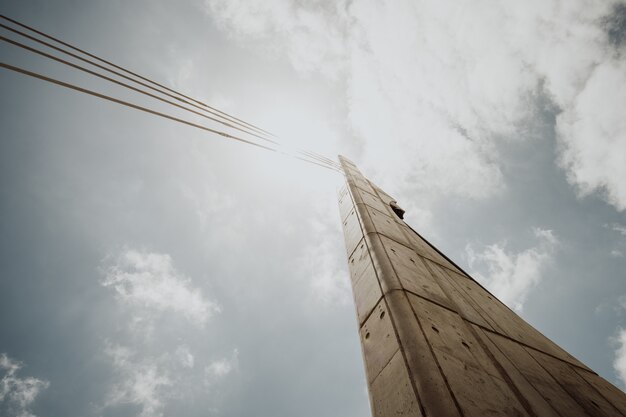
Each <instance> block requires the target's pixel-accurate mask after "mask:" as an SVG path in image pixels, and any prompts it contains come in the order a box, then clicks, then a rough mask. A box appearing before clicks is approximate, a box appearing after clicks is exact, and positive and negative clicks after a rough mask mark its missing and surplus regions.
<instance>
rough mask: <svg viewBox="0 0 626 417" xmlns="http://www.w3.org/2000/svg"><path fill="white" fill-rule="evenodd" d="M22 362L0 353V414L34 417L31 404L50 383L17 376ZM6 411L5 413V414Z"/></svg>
mask: <svg viewBox="0 0 626 417" xmlns="http://www.w3.org/2000/svg"><path fill="white" fill-rule="evenodd" d="M21 368H22V363H21V362H18V361H15V360H13V359H11V358H9V357H8V356H7V354H6V353H2V354H0V375H2V379H0V414H2V415H7V416H8V415H12V416H16V417H34V414H32V413H31V412H30V407H31V405H32V404H33V403H34V402H35V400H36V399H37V396H38V395H39V393H40V392H41V391H42V390H44V389H46V388H48V386H49V385H50V383H49V382H48V381H44V380H41V379H39V378H34V377H19V376H18V375H17V373H18V371H19V370H20V369H21ZM5 413H6V414H5Z"/></svg>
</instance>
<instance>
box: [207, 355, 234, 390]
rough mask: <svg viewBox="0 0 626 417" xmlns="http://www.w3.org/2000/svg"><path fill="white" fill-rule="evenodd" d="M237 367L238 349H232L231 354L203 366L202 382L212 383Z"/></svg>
mask: <svg viewBox="0 0 626 417" xmlns="http://www.w3.org/2000/svg"><path fill="white" fill-rule="evenodd" d="M238 367H239V350H237V349H234V350H233V353H232V354H231V356H230V357H229V358H228V357H226V358H221V359H217V360H214V361H213V362H211V363H210V364H209V365H207V366H206V367H205V368H204V382H205V384H206V385H213V384H214V383H215V382H217V381H218V380H220V379H222V378H224V377H226V376H227V375H229V374H230V373H232V372H233V371H235V370H237V369H238Z"/></svg>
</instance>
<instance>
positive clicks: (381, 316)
mask: <svg viewBox="0 0 626 417" xmlns="http://www.w3.org/2000/svg"><path fill="white" fill-rule="evenodd" d="M383 317H385V312H384V311H383V312H382V313H380V318H381V319H382V318H383Z"/></svg>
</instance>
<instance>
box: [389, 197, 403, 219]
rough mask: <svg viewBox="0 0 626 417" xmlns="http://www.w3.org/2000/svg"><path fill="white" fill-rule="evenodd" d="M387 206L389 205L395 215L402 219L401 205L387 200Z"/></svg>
mask: <svg viewBox="0 0 626 417" xmlns="http://www.w3.org/2000/svg"><path fill="white" fill-rule="evenodd" d="M389 206H390V207H391V210H393V212H394V213H395V215H396V216H398V217H399V218H400V219H404V213H405V211H404V209H403V208H402V207H400V206H399V205H398V203H396V202H395V201H393V200H392V201H390V202H389Z"/></svg>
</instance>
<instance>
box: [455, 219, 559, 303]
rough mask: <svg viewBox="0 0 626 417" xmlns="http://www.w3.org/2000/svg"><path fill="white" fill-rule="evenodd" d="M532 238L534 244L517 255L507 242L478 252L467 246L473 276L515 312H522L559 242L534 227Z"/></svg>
mask: <svg viewBox="0 0 626 417" xmlns="http://www.w3.org/2000/svg"><path fill="white" fill-rule="evenodd" d="M534 235H535V237H536V239H537V245H536V246H535V247H532V248H529V249H526V250H523V251H521V252H519V253H512V252H509V251H507V250H506V243H496V244H493V245H489V246H486V247H485V248H484V249H483V250H482V251H480V252H476V251H475V250H474V248H473V247H472V246H471V245H468V246H467V247H466V253H467V257H468V261H469V265H470V268H471V269H473V270H474V271H473V273H472V275H473V276H474V277H475V278H476V280H478V281H479V282H480V283H481V284H483V285H484V286H485V287H486V288H487V289H488V290H489V291H491V292H492V293H493V294H494V295H495V296H496V297H498V298H499V299H500V300H501V301H502V302H503V303H505V304H506V305H508V306H510V307H511V308H514V309H515V310H517V311H521V310H522V308H523V306H524V302H525V301H526V298H527V296H528V294H529V292H530V291H531V290H532V288H534V287H535V286H536V285H537V284H539V282H540V281H541V279H542V275H541V274H542V271H543V269H544V268H545V266H546V264H547V263H548V262H549V261H550V260H551V259H552V255H553V252H554V250H555V249H556V247H557V246H558V243H559V242H558V239H557V238H556V237H555V236H554V234H553V233H552V231H551V230H543V229H539V228H535V229H534ZM481 271H484V273H483V272H481Z"/></svg>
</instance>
